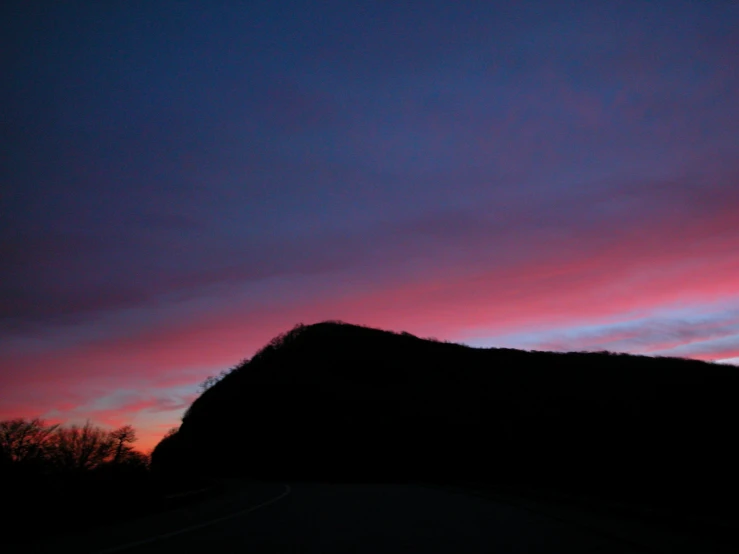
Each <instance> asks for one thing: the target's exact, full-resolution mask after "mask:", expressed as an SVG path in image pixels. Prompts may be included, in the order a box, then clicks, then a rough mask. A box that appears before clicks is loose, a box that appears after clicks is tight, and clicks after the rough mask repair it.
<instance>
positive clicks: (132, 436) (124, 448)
mask: <svg viewBox="0 0 739 554" xmlns="http://www.w3.org/2000/svg"><path fill="white" fill-rule="evenodd" d="M110 437H111V438H112V439H113V443H114V447H113V448H114V454H113V460H112V461H113V463H120V462H122V461H123V460H124V459H126V458H127V457H129V456H131V455H132V454H133V453H134V450H133V448H132V447H131V445H132V444H133V443H134V442H136V441H137V440H138V439H137V437H136V431H134V429H133V427H131V426H130V425H124V426H123V427H119V428H118V429H115V430H114V431H111V432H110Z"/></svg>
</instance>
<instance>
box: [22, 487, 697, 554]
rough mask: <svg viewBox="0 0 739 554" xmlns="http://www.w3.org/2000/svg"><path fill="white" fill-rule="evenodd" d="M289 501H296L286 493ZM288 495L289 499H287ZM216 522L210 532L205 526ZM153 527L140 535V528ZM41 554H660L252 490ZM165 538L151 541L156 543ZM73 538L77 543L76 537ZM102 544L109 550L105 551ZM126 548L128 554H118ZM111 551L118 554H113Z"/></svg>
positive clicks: (552, 526) (536, 522)
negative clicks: (417, 553) (156, 538)
mask: <svg viewBox="0 0 739 554" xmlns="http://www.w3.org/2000/svg"><path fill="white" fill-rule="evenodd" d="M288 492H289V493H288ZM286 493H287V494H286ZM207 522H213V523H207ZM144 524H145V525H148V527H145V528H142V527H141V525H144ZM112 533H113V532H112V531H111V532H105V533H102V534H101V535H100V536H99V537H98V540H96V541H87V542H82V541H78V542H75V541H71V542H70V543H67V544H66V545H62V544H54V545H50V546H49V545H47V547H46V548H44V549H42V550H35V549H30V550H25V552H29V551H35V552H38V551H43V552H55V553H57V552H75V554H82V553H85V552H92V553H98V554H102V553H107V554H113V553H116V554H117V553H119V552H120V553H123V552H125V553H128V554H150V553H163V552H173V553H177V554H186V553H196V552H197V553H199V554H201V553H204V552H205V553H207V554H219V553H225V552H229V553H230V552H238V553H245V554H248V553H255V554H262V553H264V554H271V553H275V554H277V553H279V554H289V553H306V554H312V553H317V554H332V553H352V554H361V553H365V552H366V553H372V554H378V553H382V554H386V553H387V554H389V553H395V552H419V553H424V552H430V553H437V552H438V553H453V554H464V553H483V552H484V553H495V554H513V553H526V554H538V553H567V554H577V553H587V554H597V553H614V554H615V553H618V554H629V553H643V552H659V551H664V552H678V551H680V552H683V551H684V552H696V554H707V552H709V551H711V550H710V549H708V550H704V549H699V550H694V549H690V548H688V549H682V548H681V549H679V550H677V549H675V548H674V547H670V548H667V549H654V547H653V545H652V546H651V547H649V546H648V547H644V546H643V545H640V544H636V543H634V542H632V541H630V540H629V539H628V538H627V539H625V540H624V539H619V538H617V537H616V536H612V535H608V534H604V533H601V532H599V531H596V530H589V529H587V528H584V527H583V526H581V525H579V524H577V523H574V522H572V521H565V520H561V519H557V518H555V517H551V516H550V515H545V514H541V513H535V512H531V511H529V510H527V509H525V508H522V507H517V506H513V505H509V504H506V503H503V502H496V501H493V500H490V499H486V498H480V497H477V496H473V495H469V494H463V493H455V492H449V491H446V490H440V489H434V488H426V487H420V486H412V485H348V484H336V485H330V484H301V483H297V484H293V483H291V484H290V486H286V485H281V484H252V485H246V486H242V487H240V488H234V490H232V491H231V493H230V494H229V495H225V496H223V497H220V498H219V499H215V500H213V501H212V502H210V503H208V502H206V503H203V504H200V505H193V506H191V507H189V508H186V509H185V510H184V512H178V513H170V514H168V515H166V516H162V519H161V521H159V522H158V523H157V522H142V523H140V524H139V528H138V530H137V529H136V525H133V526H131V527H128V528H124V529H123V530H121V531H120V533H119V535H118V536H117V537H116V536H115V535H114V534H112ZM156 535H160V536H161V535H164V536H163V537H162V538H160V539H159V540H155V541H153V542H147V541H149V539H150V538H151V537H154V536H156ZM70 539H71V537H70ZM101 541H102V542H101ZM126 544H128V547H126V548H124V549H121V548H119V547H121V546H124V545H126ZM111 547H112V548H111Z"/></svg>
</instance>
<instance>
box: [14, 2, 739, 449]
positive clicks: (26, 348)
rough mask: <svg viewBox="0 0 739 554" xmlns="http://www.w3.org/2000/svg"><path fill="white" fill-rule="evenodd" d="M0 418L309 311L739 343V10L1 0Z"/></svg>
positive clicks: (83, 407)
mask: <svg viewBox="0 0 739 554" xmlns="http://www.w3.org/2000/svg"><path fill="white" fill-rule="evenodd" d="M0 47H1V48H0V60H2V70H3V71H2V73H3V77H2V80H0V107H1V108H0V109H1V110H2V112H1V113H2V117H1V118H0V133H1V134H0V141H1V144H2V148H1V149H0V157H1V158H0V159H1V160H2V161H1V163H0V172H1V173H0V177H1V181H0V182H1V183H2V189H1V192H0V210H1V213H0V228H1V230H2V241H1V242H0V260H1V262H0V419H4V418H8V417H16V416H42V417H45V418H47V419H49V420H54V421H68V422H78V421H84V420H85V419H87V418H90V419H92V420H93V421H95V422H97V423H99V424H102V425H120V424H125V423H131V424H133V425H134V426H135V427H136V428H137V429H138V430H139V434H140V436H141V441H140V447H141V448H143V449H147V448H150V447H152V446H153V445H154V444H155V443H156V442H157V440H158V439H159V437H161V435H162V434H163V433H164V432H165V431H166V430H167V429H168V428H170V427H172V426H174V425H177V424H178V422H179V419H180V417H181V415H182V412H183V410H184V408H185V407H186V406H187V405H189V403H190V402H191V401H192V399H193V398H194V395H195V394H196V390H197V386H198V383H200V382H201V381H202V380H203V379H204V378H205V377H206V376H208V375H211V374H216V373H218V372H219V371H221V370H223V369H227V368H229V367H231V366H233V365H234V364H236V363H237V362H238V361H239V360H241V359H243V358H246V357H250V356H251V355H252V354H253V353H254V352H255V350H256V349H257V348H259V347H260V346H262V345H264V343H265V342H267V341H268V340H269V339H270V338H272V337H273V336H274V335H276V334H277V333H279V332H282V331H285V330H287V329H289V328H291V327H292V326H293V325H295V324H296V323H298V322H303V323H306V324H307V323H313V322H317V321H321V320H325V319H340V320H344V321H347V322H350V323H361V324H366V325H371V326H376V327H382V328H387V329H392V330H397V331H401V330H405V331H408V332H411V333H414V334H417V335H419V336H424V337H427V336H434V337H437V338H439V339H449V340H453V341H461V342H465V343H467V344H471V345H475V346H505V347H517V348H526V349H546V350H604V349H605V350H614V351H625V352H635V353H645V354H650V355H671V356H672V355H675V356H684V357H692V358H700V359H710V360H721V361H728V362H733V363H737V362H739V3H737V2H735V1H729V0H726V1H724V0H712V1H698V0H696V1H690V2H688V1H680V0H669V1H663V2H660V1H652V2H645V1H634V2H628V1H607V2H605V1H604V2H600V1H598V0H588V1H583V2H575V1H557V2H552V1H551V0H548V1H542V2H533V1H530V2H529V1H516V2H499V3H496V2H493V1H491V0H483V1H479V2H478V1H464V0H461V1H460V0H458V1H447V2H440V1H433V0H423V1H418V2H415V1H407V0H406V1H404V2H381V1H375V2H363V1H347V0H338V1H319V0H314V1H310V2H308V1H305V2H298V1H287V0H284V1H280V0H267V1H257V0H249V1H248V2H237V1H232V2H229V1H218V0H209V1H202V2H190V1H177V2H174V1H172V2H163V1H151V2H114V1H112V0H109V1H104V2H27V1H25V2H22V1H10V2H3V3H2V8H0Z"/></svg>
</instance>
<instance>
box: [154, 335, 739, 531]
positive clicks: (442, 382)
mask: <svg viewBox="0 0 739 554" xmlns="http://www.w3.org/2000/svg"><path fill="white" fill-rule="evenodd" d="M738 395H739V372H738V371H737V368H736V367H733V366H722V365H719V364H711V363H706V362H701V361H696V360H684V359H674V358H652V357H646V356H634V355H627V354H613V353H608V352H602V353H579V352H574V353H556V352H527V351H522V350H512V349H501V348H470V347H467V346H464V345H460V344H452V343H445V342H439V341H435V340H433V339H421V338H418V337H415V336H413V335H410V334H408V333H393V332H388V331H383V330H379V329H370V328H366V327H361V326H356V325H348V324H344V323H340V322H326V323H320V324H315V325H310V326H298V327H296V328H294V329H293V330H292V331H289V332H288V333H285V334H284V335H281V336H278V337H276V338H275V339H274V340H273V341H271V342H270V343H269V344H268V345H266V346H265V347H264V348H263V349H262V350H261V351H259V352H258V353H257V354H256V355H255V356H254V357H253V358H252V359H251V360H247V361H245V362H244V363H242V364H240V365H239V366H238V367H236V368H235V369H234V370H233V371H231V372H230V373H228V374H226V375H225V376H224V377H223V378H222V379H220V380H219V381H217V382H216V383H215V384H213V386H212V387H210V388H208V389H207V390H205V392H204V393H203V394H202V395H201V396H200V397H199V398H198V399H196V400H195V402H194V403H193V404H192V406H191V407H190V408H189V409H188V411H187V412H186V414H185V417H184V418H183V422H182V426H181V427H180V429H179V431H178V432H177V433H175V434H174V435H172V436H170V437H167V438H166V439H164V440H163V441H162V442H161V443H160V444H159V445H158V446H157V448H156V449H155V450H154V453H153V454H152V468H153V470H154V473H155V474H156V475H157V476H159V477H161V478H165V479H166V478H173V479H181V478H188V476H192V475H205V476H208V477H211V476H213V477H223V476H233V477H247V478H253V479H260V480H269V481H287V482H295V481H331V480H334V481H343V482H377V483H387V482H395V483H404V482H405V483H408V482H416V481H420V480H423V481H427V482H437V483H438V482H441V483H460V482H473V483H479V484H484V485H485V486H486V487H488V488H493V489H497V490H505V491H507V492H513V493H515V492H517V491H536V490H539V491H546V492H547V494H549V495H551V494H554V495H555V496H557V495H559V496H560V497H561V498H562V499H565V498H571V497H575V498H579V499H583V500H585V501H586V502H588V503H591V504H593V503H596V504H597V503H600V504H603V505H624V506H630V507H632V508H633V509H634V510H637V511H638V510H654V511H657V512H660V513H661V514H664V515H665V516H666V517H675V518H681V517H683V518H685V517H709V518H716V517H719V518H724V519H733V520H734V521H739V510H738V509H737V508H738V507H739V501H738V499H739V479H738V478H737V477H738V475H739V474H737V471H736V468H737V467H739V449H737V448H736V445H735V444H734V443H735V435H736V428H737V424H738V423H739V403H737V402H736V398H737V396H738Z"/></svg>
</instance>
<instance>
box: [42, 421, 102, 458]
mask: <svg viewBox="0 0 739 554" xmlns="http://www.w3.org/2000/svg"><path fill="white" fill-rule="evenodd" d="M114 449H115V440H114V439H113V437H112V436H111V434H110V432H108V431H106V430H104V429H102V428H100V427H96V426H94V425H93V424H92V423H90V422H89V421H87V422H86V423H85V424H84V425H83V426H81V427H80V426H78V425H72V426H70V427H60V428H59V429H57V430H56V432H55V433H54V435H53V440H52V449H51V453H52V455H53V462H54V465H55V466H56V467H57V468H59V469H66V470H88V469H95V468H97V467H100V466H101V465H102V464H103V463H105V462H106V461H108V460H109V459H110V458H111V456H112V455H113V454H114Z"/></svg>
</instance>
